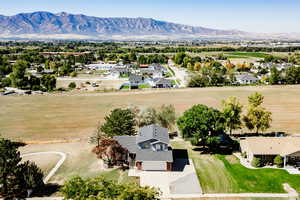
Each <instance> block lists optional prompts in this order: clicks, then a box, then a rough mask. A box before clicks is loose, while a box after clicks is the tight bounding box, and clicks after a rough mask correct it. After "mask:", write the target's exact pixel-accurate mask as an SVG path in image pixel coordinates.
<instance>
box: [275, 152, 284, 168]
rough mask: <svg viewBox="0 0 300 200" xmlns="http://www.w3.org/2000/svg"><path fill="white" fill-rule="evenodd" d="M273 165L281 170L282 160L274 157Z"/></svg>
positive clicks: (279, 157)
mask: <svg viewBox="0 0 300 200" xmlns="http://www.w3.org/2000/svg"><path fill="white" fill-rule="evenodd" d="M274 164H275V165H276V166H277V167H278V168H282V167H283V159H282V157H281V156H279V155H278V156H276V157H275V158H274Z"/></svg>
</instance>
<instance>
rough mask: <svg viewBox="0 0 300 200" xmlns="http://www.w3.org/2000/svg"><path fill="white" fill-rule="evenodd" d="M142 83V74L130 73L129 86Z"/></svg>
mask: <svg viewBox="0 0 300 200" xmlns="http://www.w3.org/2000/svg"><path fill="white" fill-rule="evenodd" d="M142 83H144V77H143V76H142V75H138V74H131V75H130V76H129V84H130V86H131V87H137V86H139V85H140V84H142Z"/></svg>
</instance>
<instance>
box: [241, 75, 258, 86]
mask: <svg viewBox="0 0 300 200" xmlns="http://www.w3.org/2000/svg"><path fill="white" fill-rule="evenodd" d="M235 79H236V83H239V84H253V83H257V82H258V81H259V79H258V78H256V77H255V76H253V75H252V74H249V73H246V74H237V75H235Z"/></svg>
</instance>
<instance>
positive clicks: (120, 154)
mask: <svg viewBox="0 0 300 200" xmlns="http://www.w3.org/2000/svg"><path fill="white" fill-rule="evenodd" d="M92 152H93V153H95V154H96V155H97V158H99V159H102V160H104V161H105V162H107V163H108V164H111V165H114V164H118V163H120V162H121V163H124V162H127V155H128V150H127V149H125V148H123V147H122V146H121V145H120V144H119V142H118V141H116V140H114V139H108V138H103V139H101V140H100V142H99V145H97V146H95V147H94V148H93V150H92Z"/></svg>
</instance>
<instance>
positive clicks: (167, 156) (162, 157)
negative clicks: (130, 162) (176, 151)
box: [136, 149, 173, 162]
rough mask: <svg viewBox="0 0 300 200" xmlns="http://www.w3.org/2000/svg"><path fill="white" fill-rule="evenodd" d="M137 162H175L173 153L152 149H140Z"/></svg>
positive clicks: (137, 153)
mask: <svg viewBox="0 0 300 200" xmlns="http://www.w3.org/2000/svg"><path fill="white" fill-rule="evenodd" d="M136 160H137V161H166V162H173V153H172V151H171V150H169V151H152V150H151V149H139V150H138V151H137V152H136Z"/></svg>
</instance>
